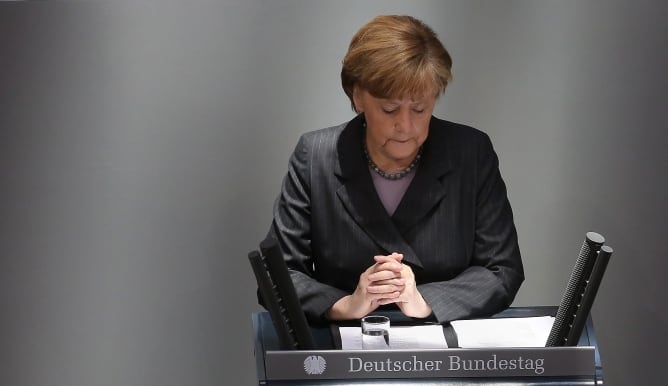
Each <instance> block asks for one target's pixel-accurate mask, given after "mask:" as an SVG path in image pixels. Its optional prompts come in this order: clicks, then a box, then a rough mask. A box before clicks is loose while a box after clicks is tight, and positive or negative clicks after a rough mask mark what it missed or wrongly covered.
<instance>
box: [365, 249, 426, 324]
mask: <svg viewBox="0 0 668 386" xmlns="http://www.w3.org/2000/svg"><path fill="white" fill-rule="evenodd" d="M388 257H389V258H393V259H395V260H396V261H397V262H399V263H401V260H402V259H403V257H404V256H403V255H402V254H400V253H392V254H391V255H388V256H376V257H375V259H376V262H377V263H380V262H383V261H384V260H385V259H387V258H388ZM400 275H401V278H402V279H404V283H405V284H404V288H403V290H402V291H401V294H400V295H399V297H397V298H394V299H386V300H384V301H382V302H381V303H380V304H390V303H396V305H397V307H399V309H400V310H401V312H402V313H403V314H404V315H406V316H408V317H412V318H426V317H427V316H429V315H430V314H431V307H430V306H429V304H427V302H426V301H425V300H424V298H423V297H422V295H421V294H420V291H418V289H417V284H416V283H415V274H414V273H413V270H412V269H411V267H409V266H408V265H406V264H403V263H401V271H400Z"/></svg>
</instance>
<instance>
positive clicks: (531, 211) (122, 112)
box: [0, 0, 668, 386]
mask: <svg viewBox="0 0 668 386" xmlns="http://www.w3.org/2000/svg"><path fill="white" fill-rule="evenodd" d="M666 4H668V3H666V2H662V1H630V0H629V1H577V2H576V1H552V2H546V1H504V2H491V1H447V2H441V1H431V2H425V1H411V2H400V1H393V2H357V1H341V0H338V1H327V2H324V1H296V0H295V1H271V2H270V1H266V2H261V1H248V0H244V1H241V0H240V1H223V2H212V1H198V2H187V3H186V2H183V3H180V2H158V1H141V2H109V3H101V2H91V3H85V2H69V3H68V2H66V3H62V2H60V3H56V4H53V3H29V4H23V3H3V4H0V188H1V190H0V312H2V314H1V317H0V384H2V385H8V386H10V385H11V386H14V385H15V386H23V385H40V386H41V385H44V386H47V385H59V386H60V385H63V386H64V385H68V386H72V385H91V386H98V385H126V386H134V385H137V386H139V385H162V386H168V385H251V384H253V383H254V382H255V371H254V363H253V352H252V347H251V341H252V336H251V326H250V315H251V313H252V312H253V311H256V310H258V309H259V308H258V306H257V305H256V301H255V294H254V291H255V284H254V280H253V277H252V273H251V271H250V268H249V266H248V263H247V260H246V254H247V252H248V251H249V250H250V249H252V248H254V247H255V245H256V244H257V242H258V241H259V240H260V239H261V238H262V237H263V236H264V233H265V231H266V228H267V226H268V223H269V221H270V215H271V205H272V202H273V199H274V197H275V194H276V193H277V191H278V189H279V184H280V180H281V178H282V175H283V173H284V172H285V170H286V165H287V159H288V156H289V154H290V152H291V151H292V148H293V146H294V145H295V143H296V140H297V138H298V136H299V134H300V133H302V132H304V131H307V130H312V129H316V128H320V127H324V126H329V125H333V124H337V123H340V122H343V121H346V120H348V119H349V118H351V117H352V112H351V110H350V108H349V103H348V101H347V100H346V98H345V95H344V94H343V91H341V88H340V85H339V71H340V62H341V58H342V57H343V55H344V53H345V50H346V48H347V44H348V42H349V40H350V38H351V36H352V34H353V33H354V32H355V31H356V30H357V28H359V27H360V26H361V25H362V24H363V23H365V22H366V21H368V20H369V19H370V18H372V17H373V16H375V15H376V14H380V13H407V14H411V15H414V16H417V17H419V18H421V19H423V20H424V21H426V22H427V23H428V24H430V25H431V26H433V28H434V29H435V30H436V31H437V33H438V34H439V35H440V36H441V38H442V40H443V41H444V43H445V44H446V46H447V48H448V49H449V50H450V52H451V54H452V56H453V58H454V63H455V64H454V82H453V83H452V84H451V86H450V87H449V88H448V90H447V91H446V94H445V96H444V97H443V98H442V100H441V102H440V104H439V106H438V109H437V114H438V115H440V116H441V117H444V118H447V119H450V120H454V121H459V122H464V123H468V124H471V125H474V126H476V127H478V128H480V129H482V130H484V131H486V132H487V133H489V135H490V136H491V137H492V140H493V142H494V144H495V146H496V149H497V151H498V153H499V157H500V160H501V169H502V173H503V175H504V177H505V179H506V182H507V184H508V187H509V194H510V199H511V203H512V205H513V208H514V211H515V216H516V224H517V226H518V230H519V236H520V246H521V248H522V252H523V256H524V261H525V266H526V271H527V280H526V282H525V284H524V286H523V287H522V289H521V291H520V293H519V295H518V297H517V299H516V302H515V305H555V304H558V302H559V301H560V299H561V295H562V291H563V289H564V287H565V285H566V282H567V281H568V277H569V275H570V272H571V269H572V267H573V264H574V263H575V259H576V257H577V253H578V251H579V248H580V245H581V243H582V240H583V238H584V233H585V232H586V231H588V230H596V231H599V232H601V233H603V234H604V235H605V236H606V238H607V239H608V242H609V244H610V245H611V246H612V247H613V248H614V249H615V254H614V255H613V260H612V262H611V264H610V266H609V267H608V271H607V274H606V277H605V279H604V281H603V284H602V286H601V289H600V292H599V296H598V298H597V301H596V304H595V306H594V310H593V317H594V321H595V323H596V327H597V334H598V338H599V340H600V348H601V351H602V355H603V361H604V366H605V375H606V380H607V383H608V384H610V385H613V386H614V385H632V384H636V385H658V384H660V379H663V378H664V377H663V376H662V375H661V374H660V372H661V371H660V370H662V367H661V366H663V365H664V363H665V361H666V359H668V355H667V353H668V351H667V350H668V349H667V348H666V347H667V345H666V343H667V342H666V333H665V327H666V325H667V324H668V311H667V310H666V308H665V307H664V305H665V300H664V299H665V297H664V296H665V293H666V285H665V278H664V275H663V270H665V268H666V263H665V262H664V258H665V254H664V252H663V246H664V238H665V237H666V233H667V232H666V230H667V229H668V227H667V220H666V215H667V214H668V210H667V209H668V208H667V204H666V198H667V197H668V182H667V181H666V166H667V165H668V155H667V154H668V152H667V151H666V148H667V145H668V134H667V133H666V129H667V127H666V126H667V125H666V119H665V113H666V107H667V106H666V100H668V95H667V94H668V93H667V91H666V90H667V89H668V84H667V83H668V82H667V81H666V68H668V47H667V44H666V32H667V27H666V20H668V6H667V5H666Z"/></svg>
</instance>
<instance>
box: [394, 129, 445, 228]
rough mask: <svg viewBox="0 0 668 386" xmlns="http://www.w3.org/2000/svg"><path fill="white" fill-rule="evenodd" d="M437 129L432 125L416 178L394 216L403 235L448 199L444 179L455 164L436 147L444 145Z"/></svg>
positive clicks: (443, 151) (441, 133)
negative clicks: (442, 201)
mask: <svg viewBox="0 0 668 386" xmlns="http://www.w3.org/2000/svg"><path fill="white" fill-rule="evenodd" d="M432 123H433V121H432ZM434 126H435V125H433V124H432V127H431V128H430V132H429V137H428V139H427V140H426V141H425V143H424V145H423V151H422V159H421V161H420V165H419V166H418V169H417V172H416V175H415V177H414V178H413V181H412V182H411V184H410V186H409V187H408V189H407V190H406V193H405V194H404V197H403V198H402V200H401V202H400V203H399V206H398V207H397V209H396V211H395V212H394V215H393V216H392V220H393V221H394V223H395V224H396V226H397V228H398V230H399V232H400V233H402V234H405V233H406V232H407V231H408V230H409V229H410V228H411V227H413V226H414V225H415V224H416V223H417V222H418V221H420V220H421V219H422V218H423V217H425V216H426V215H427V214H428V213H429V212H430V211H431V210H432V208H434V206H436V205H438V203H439V202H441V200H443V199H444V198H445V195H446V189H445V186H444V183H445V181H444V178H443V177H444V176H445V175H446V174H447V173H448V172H449V171H450V170H451V169H452V162H451V160H450V159H449V158H448V154H446V152H445V149H443V148H438V147H437V146H436V144H442V143H443V142H442V140H441V138H438V137H441V136H442V135H443V132H442V131H441V130H439V129H438V128H436V127H434Z"/></svg>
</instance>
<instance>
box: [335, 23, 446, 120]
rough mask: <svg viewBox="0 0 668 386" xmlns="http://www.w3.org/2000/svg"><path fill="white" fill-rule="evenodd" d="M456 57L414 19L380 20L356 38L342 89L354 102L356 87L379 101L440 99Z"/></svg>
mask: <svg viewBox="0 0 668 386" xmlns="http://www.w3.org/2000/svg"><path fill="white" fill-rule="evenodd" d="M451 68H452V58H450V54H449V53H448V51H447V50H446V49H445V47H443V44H441V42H440V41H439V39H438V37H437V36H436V33H435V32H434V31H433V30H432V29H431V28H430V27H429V26H427V25H426V24H424V23H423V22H422V21H420V20H418V19H416V18H414V17H411V16H398V15H386V16H377V17H376V18H374V19H373V20H371V21H370V22H369V23H367V24H366V25H364V26H363V27H362V28H360V30H359V31H357V33H356V34H355V36H353V38H352V40H351V41H350V45H349V47H348V52H347V53H346V56H345V57H344V59H343V67H342V69H341V85H342V86H343V90H344V91H345V93H346V95H348V98H350V101H351V103H352V106H353V110H356V108H355V103H354V101H353V90H354V88H355V86H357V87H360V88H363V89H365V90H367V91H368V92H369V93H370V94H371V95H373V96H375V97H376V98H397V97H405V96H408V97H422V96H424V95H425V94H426V93H429V92H433V93H434V94H435V95H436V96H437V97H438V96H440V95H442V94H443V92H444V91H445V87H446V86H447V84H448V82H449V81H450V80H451V79H452V73H451Z"/></svg>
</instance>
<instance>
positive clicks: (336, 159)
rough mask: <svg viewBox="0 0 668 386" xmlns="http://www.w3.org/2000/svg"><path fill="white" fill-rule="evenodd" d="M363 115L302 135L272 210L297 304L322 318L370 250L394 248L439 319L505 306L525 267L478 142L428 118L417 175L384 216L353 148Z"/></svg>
mask: <svg viewBox="0 0 668 386" xmlns="http://www.w3.org/2000/svg"><path fill="white" fill-rule="evenodd" d="M362 122H363V120H362V117H361V116H358V117H356V118H355V119H353V120H352V121H350V122H348V123H346V124H343V125H340V126H335V127H330V128H327V129H322V130H318V131H314V132H310V133H306V134H304V135H302V136H301V138H300V139H299V143H298V144H297V147H296V149H295V151H294V153H293V154H292V156H291V158H290V162H289V168H288V173H287V175H286V177H285V179H284V180H283V186H282V189H281V193H280V195H279V197H278V198H277V200H276V203H275V205H274V221H273V223H272V227H271V229H270V235H272V236H274V237H275V238H276V239H278V241H279V243H280V245H281V248H282V249H283V252H284V254H285V259H286V262H287V264H288V267H289V268H290V273H291V276H292V279H293V282H294V284H295V288H296V290H297V294H298V296H299V298H300V301H301V304H302V307H303V309H304V311H305V313H306V315H307V317H308V318H309V319H310V320H321V319H322V318H323V315H324V313H325V312H326V311H327V309H329V308H330V307H331V306H332V305H333V304H334V303H335V302H336V301H337V300H338V299H340V298H341V297H343V296H345V295H348V294H351V293H352V292H353V291H354V289H355V287H356V285H357V282H358V280H359V276H360V274H361V273H362V272H363V271H364V270H366V269H367V268H368V267H369V266H371V265H372V264H373V263H374V261H373V256H374V255H379V254H389V253H391V252H399V253H403V255H404V262H405V263H407V264H409V265H410V266H411V268H412V269H413V272H414V273H415V277H416V281H417V284H418V290H419V291H420V293H421V294H422V296H423V297H424V299H425V300H426V301H427V303H428V304H429V305H430V306H431V308H432V310H433V315H434V316H435V317H436V319H437V320H438V321H439V322H446V321H450V320H455V319H462V318H469V317H479V316H487V315H491V314H493V313H495V312H498V311H500V310H502V309H504V308H505V307H507V306H509V305H510V303H511V302H512V300H513V298H514V297H515V294H516V293H517V291H518V289H519V287H520V284H521V283H522V281H523V280H524V272H523V268H522V261H521V257H520V251H519V247H518V244H517V234H516V231H515V226H514V224H513V215H512V211H511V208H510V204H509V202H508V199H507V197H506V187H505V184H504V182H503V180H502V178H501V175H500V173H499V168H498V158H497V156H496V153H495V152H494V150H493V148H492V144H491V142H490V140H489V137H488V136H487V135H486V134H484V133H482V132H481V131H478V130H476V129H474V128H471V127H467V126H463V125H459V124H456V123H452V122H448V121H444V120H440V119H437V118H432V120H431V123H430V128H429V136H428V138H427V140H426V141H425V143H424V147H423V153H422V159H421V160H420V164H419V166H418V169H417V173H416V175H415V177H414V179H413V181H412V182H411V185H410V186H409V187H408V190H407V191H406V193H405V195H404V197H403V199H402V201H401V203H400V204H399V206H398V207H397V209H396V211H395V213H394V215H393V216H391V217H390V216H389V215H388V214H387V212H386V211H385V208H384V207H383V205H382V203H381V201H380V199H379V198H378V195H377V194H376V190H375V188H374V185H373V182H372V179H371V176H370V171H369V168H368V166H367V161H366V158H365V156H364V153H363V147H362V140H363V136H364V128H363V126H362Z"/></svg>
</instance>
